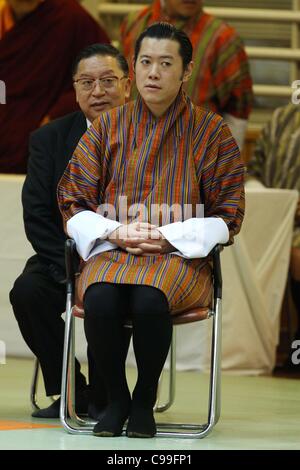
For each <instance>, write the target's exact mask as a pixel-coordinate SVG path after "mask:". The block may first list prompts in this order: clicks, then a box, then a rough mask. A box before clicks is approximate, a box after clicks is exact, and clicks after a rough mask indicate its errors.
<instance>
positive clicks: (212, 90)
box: [121, 0, 253, 119]
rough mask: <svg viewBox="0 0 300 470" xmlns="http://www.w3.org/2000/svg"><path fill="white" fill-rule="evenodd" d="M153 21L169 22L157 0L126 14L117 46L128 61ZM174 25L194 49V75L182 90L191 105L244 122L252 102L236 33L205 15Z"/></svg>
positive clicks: (248, 79)
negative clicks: (136, 44) (118, 45)
mask: <svg viewBox="0 0 300 470" xmlns="http://www.w3.org/2000/svg"><path fill="white" fill-rule="evenodd" d="M156 21H168V22H172V21H171V20H170V18H169V17H167V16H166V15H165V14H164V12H163V10H162V8H161V5H160V0H156V1H154V2H153V4H152V6H149V7H147V8H145V9H144V10H142V11H141V12H139V13H132V14H130V15H129V16H128V17H127V18H126V19H125V21H124V22H123V24H122V27H121V34H122V40H121V44H122V47H123V52H124V54H125V56H126V57H127V59H128V60H129V62H131V58H132V56H133V55H134V46H135V41H136V39H137V38H138V36H139V35H140V33H141V32H142V31H143V30H144V29H146V27H147V26H149V25H150V24H152V23H155V22H156ZM173 23H174V22H173ZM174 24H175V26H176V27H177V28H179V29H183V30H184V31H185V32H186V33H187V35H188V36H189V38H190V40H191V42H192V44H193V48H194V56H193V60H194V63H195V66H194V72H193V76H192V78H191V79H190V80H189V82H188V83H187V86H186V88H185V89H186V91H187V93H188V95H189V96H190V97H191V99H192V101H193V103H195V104H196V105H203V106H207V107H208V108H209V109H210V110H212V111H214V112H217V113H219V114H221V115H224V114H225V113H227V114H231V115H233V116H235V117H237V118H240V119H247V118H248V116H249V114H250V112H251V109H252V102H253V92H252V80H251V77H250V72H249V64H248V59H247V56H246V52H245V49H244V46H243V43H242V41H241V39H240V38H239V36H238V35H237V33H236V31H235V30H234V29H233V28H232V27H231V26H229V25H228V24H227V23H225V22H224V21H222V20H219V19H217V18H214V17H213V16H211V15H208V14H205V13H200V15H198V16H197V17H196V18H192V19H189V20H185V21H183V20H180V21H177V22H176V23H174ZM131 72H132V71H131ZM132 77H133V74H132Z"/></svg>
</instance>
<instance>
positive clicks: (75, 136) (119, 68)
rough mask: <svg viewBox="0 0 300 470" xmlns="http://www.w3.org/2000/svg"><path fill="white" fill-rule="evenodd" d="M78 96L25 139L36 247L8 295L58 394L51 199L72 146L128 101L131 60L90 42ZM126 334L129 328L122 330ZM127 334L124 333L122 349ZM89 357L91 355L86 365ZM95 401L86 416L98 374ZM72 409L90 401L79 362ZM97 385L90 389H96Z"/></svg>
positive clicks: (61, 270)
mask: <svg viewBox="0 0 300 470" xmlns="http://www.w3.org/2000/svg"><path fill="white" fill-rule="evenodd" d="M73 82H74V88H75V92H76V100H77V102H78V104H79V106H80V108H81V111H78V112H75V113H72V114H69V115H67V116H65V117H63V118H60V119H57V120H55V121H52V122H51V123H49V124H47V125H46V126H44V127H42V128H41V129H39V130H37V131H35V132H34V133H33V134H32V136H31V139H30V158H29V167H28V174H27V177H26V180H25V183H24V187H23V193H22V202H23V209H24V223H25V230H26V234H27V238H28V240H29V241H30V242H31V244H32V246H33V248H34V250H35V252H36V254H35V255H34V256H33V257H31V258H30V259H29V260H28V262H27V264H26V266H25V269H24V271H23V273H22V274H21V275H20V276H19V277H18V279H17V280H16V281H15V284H14V287H13V289H12V291H11V293H10V300H11V304H12V306H13V310H14V314H15V316H16V319H17V321H18V324H19V328H20V330H21V333H22V335H23V338H24V340H25V341H26V343H27V345H28V346H29V348H30V349H31V350H32V352H33V353H34V354H35V356H36V357H37V358H38V359H39V362H40V364H41V368H42V372H43V377H44V382H45V389H46V394H47V396H51V395H59V394H60V389H61V373H62V356H63V341H64V322H63V320H62V318H61V314H62V313H63V312H64V311H65V295H66V288H65V276H66V274H65V266H64V243H65V239H66V237H65V234H64V231H63V226H62V220H61V215H60V212H59V210H58V206H57V200H56V187H57V184H58V182H59V180H60V178H61V176H62V174H63V172H64V169H65V167H66V166H67V163H68V161H69V159H70V158H71V156H72V154H73V152H74V150H75V148H76V145H77V143H78V141H79V139H80V137H81V136H82V134H83V133H84V132H85V131H86V129H87V128H88V127H89V126H90V125H91V123H92V121H93V120H94V119H95V118H96V117H98V116H99V114H101V113H102V112H103V111H107V110H109V109H111V108H114V107H116V106H120V105H123V104H125V101H126V99H127V98H128V97H129V94H130V80H129V78H128V65H127V62H126V60H125V58H124V57H123V56H122V55H121V54H120V53H119V51H118V50H117V49H115V48H114V47H113V46H110V45H103V44H94V45H91V46H88V47H87V48H85V49H84V50H83V51H82V52H81V53H79V55H78V57H77V59H76V61H75V64H74V67H73ZM124 334H125V335H126V334H127V333H124ZM128 342H129V337H128V335H127V338H126V347H125V350H126V351H124V354H125V352H127V349H128ZM91 362H92V361H90V364H91ZM91 379H92V381H93V384H92V385H93V387H92V388H94V383H97V393H96V392H95V395H97V400H96V398H95V400H94V399H93V398H92V399H91V400H92V404H90V406H89V413H90V415H91V417H94V418H95V417H97V414H98V411H99V410H100V409H101V407H102V405H103V404H104V403H105V400H106V398H105V396H104V393H103V387H101V383H100V379H99V378H98V377H97V380H95V375H94V376H93V374H91V375H90V382H91ZM75 382H76V409H77V411H78V412H86V411H87V408H88V403H87V401H88V400H89V398H88V397H87V393H86V392H87V386H86V380H85V377H84V376H83V375H82V373H81V372H80V364H79V362H78V361H76V376H75ZM93 391H94V390H93ZM59 405H60V400H59V399H58V400H56V401H55V402H54V403H53V404H51V405H50V406H49V407H48V408H45V409H42V410H39V411H37V412H34V413H33V415H32V416H34V417H39V418H57V417H58V416H59Z"/></svg>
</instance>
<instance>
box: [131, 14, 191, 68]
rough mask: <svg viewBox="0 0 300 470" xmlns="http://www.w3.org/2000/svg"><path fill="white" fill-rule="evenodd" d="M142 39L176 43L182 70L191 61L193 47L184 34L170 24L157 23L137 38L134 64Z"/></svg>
mask: <svg viewBox="0 0 300 470" xmlns="http://www.w3.org/2000/svg"><path fill="white" fill-rule="evenodd" d="M144 38H155V39H171V40H172V41H177V42H178V43H179V54H180V56H181V58H182V62H183V69H184V70H185V69H186V67H187V66H188V64H189V63H190V62H191V60H192V57H193V46H192V43H191V41H190V40H189V38H188V36H187V35H186V34H185V32H184V31H181V30H180V29H177V28H175V26H173V25H172V24H170V23H165V22H158V23H153V24H152V25H151V26H149V27H148V28H147V29H145V31H143V32H142V33H141V34H140V35H139V37H138V38H137V40H136V43H135V50H134V63H136V61H137V58H138V55H139V52H140V49H141V44H142V41H143V39H144Z"/></svg>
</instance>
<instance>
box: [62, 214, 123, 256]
mask: <svg viewBox="0 0 300 470" xmlns="http://www.w3.org/2000/svg"><path fill="white" fill-rule="evenodd" d="M120 225H122V224H121V223H120V222H117V221H114V220H110V219H107V218H106V217H103V216H102V215H100V214H97V213H96V212H92V211H82V212H79V213H77V214H75V215H74V216H73V217H71V219H69V220H68V222H67V232H68V234H69V236H70V237H71V238H73V239H74V240H75V243H76V248H77V251H78V253H79V255H80V256H81V258H82V259H84V260H85V261H86V260H87V259H88V258H90V257H91V252H92V250H93V248H94V247H95V244H97V245H100V244H101V243H103V244H109V246H112V247H114V245H113V244H112V243H110V242H108V241H107V240H106V239H107V237H108V236H109V235H110V234H111V233H112V232H113V231H114V230H116V229H117V228H118V227H119V226H120ZM110 249H112V248H110Z"/></svg>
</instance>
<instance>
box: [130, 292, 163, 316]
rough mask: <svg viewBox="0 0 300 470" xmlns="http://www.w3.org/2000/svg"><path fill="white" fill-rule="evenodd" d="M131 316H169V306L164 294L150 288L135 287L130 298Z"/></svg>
mask: <svg viewBox="0 0 300 470" xmlns="http://www.w3.org/2000/svg"><path fill="white" fill-rule="evenodd" d="M131 311H132V315H135V316H140V315H143V316H145V315H151V316H153V315H166V314H168V315H169V304H168V301H167V298H166V296H165V294H164V293H163V292H162V291H160V290H159V289H156V288H154V287H150V286H137V287H136V289H135V292H134V295H133V296H132V303H131Z"/></svg>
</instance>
